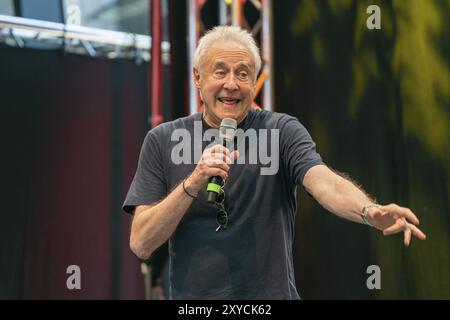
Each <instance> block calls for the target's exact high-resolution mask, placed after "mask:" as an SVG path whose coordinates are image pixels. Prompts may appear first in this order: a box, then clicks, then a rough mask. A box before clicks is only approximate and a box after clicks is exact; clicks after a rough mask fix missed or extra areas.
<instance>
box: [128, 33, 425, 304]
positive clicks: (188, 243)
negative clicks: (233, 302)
mask: <svg viewBox="0 0 450 320" xmlns="http://www.w3.org/2000/svg"><path fill="white" fill-rule="evenodd" d="M260 68H261V58H260V56H259V51H258V48H257V47H256V45H255V42H254V40H253V38H252V37H251V35H250V34H249V33H247V32H246V31H244V30H241V29H239V28H238V27H226V26H221V27H216V28H214V29H213V30H212V31H210V32H208V33H207V34H206V35H205V36H204V37H203V38H202V39H201V40H200V42H199V45H198V48H197V51H196V54H195V59H194V70H193V72H194V81H195V85H196V87H197V88H198V90H199V92H200V96H201V99H202V101H203V103H204V107H205V110H204V112H203V113H197V114H195V115H192V116H188V117H185V118H182V119H178V120H175V121H172V122H169V123H165V124H162V125H160V126H158V127H156V128H154V129H152V130H151V131H150V132H149V133H148V134H147V136H146V138H145V141H144V144H143V147H142V150H141V155H140V158H139V163H138V169H137V172H136V175H135V177H134V180H133V182H132V185H131V187H130V190H129V192H128V195H127V198H126V200H125V203H124V210H125V211H127V212H129V213H133V212H134V218H133V222H132V226H131V237H130V246H131V249H132V250H133V252H134V253H135V254H136V255H137V256H138V257H140V258H141V259H146V258H148V257H149V256H150V255H151V254H152V252H153V251H154V250H155V249H157V248H158V247H159V246H160V245H161V244H163V243H164V242H165V241H166V240H168V239H170V241H169V256H170V271H169V272H170V279H171V283H170V290H169V291H170V292H169V297H170V298H172V299H299V295H298V293H297V290H296V287H295V279H294V269H293V259H292V243H293V236H294V219H295V214H296V209H297V203H296V188H297V186H298V185H303V187H304V188H305V189H306V190H307V192H308V193H309V194H311V195H312V196H313V197H314V198H315V199H316V200H317V201H318V202H319V203H320V204H321V205H322V206H323V207H324V208H326V209H327V210H329V211H330V212H332V213H334V214H336V215H338V216H340V217H342V218H345V219H348V220H351V221H354V222H358V223H366V224H369V225H371V226H373V227H375V228H377V229H378V230H381V231H383V233H384V234H385V235H389V234H394V233H398V232H403V233H404V244H405V245H409V243H410V239H411V235H414V236H416V237H418V238H419V239H422V240H424V239H425V235H424V234H423V233H422V232H421V231H420V230H419V229H418V228H417V227H416V226H415V225H417V224H419V221H418V219H417V217H416V216H415V215H414V214H413V213H412V212H411V210H409V209H407V208H402V207H400V206H398V205H396V204H389V205H383V206H381V205H378V204H376V203H375V202H374V201H373V200H371V199H370V198H369V197H368V196H367V195H366V194H365V193H364V192H363V191H362V190H360V189H359V188H358V187H356V186H355V185H354V184H352V183H351V182H350V181H348V180H346V179H344V178H342V177H341V176H339V175H337V174H335V173H334V172H333V171H332V170H330V169H329V168H328V167H327V166H326V165H325V164H324V163H323V162H322V159H321V157H320V155H319V154H318V153H317V152H316V151H315V144H314V142H313V140H312V139H311V137H310V135H309V134H308V132H307V131H306V129H305V128H304V127H303V126H302V125H301V124H300V122H299V121H298V120H297V119H295V118H294V117H291V116H288V115H285V114H279V113H272V112H268V111H256V110H254V109H252V108H251V105H252V101H253V99H254V93H255V83H256V76H257V74H258V72H259V70H260ZM224 118H232V119H235V120H236V121H237V123H238V128H239V129H240V130H241V132H244V133H245V134H246V133H247V132H254V133H255V135H257V138H258V141H257V143H250V144H248V146H246V145H245V143H244V146H245V147H244V148H243V149H242V148H238V150H234V151H230V150H228V149H227V148H225V147H223V146H222V145H220V144H217V145H214V146H212V147H207V146H206V144H205V141H200V142H199V141H195V139H194V141H193V142H192V141H191V142H192V143H191V144H190V145H191V148H192V149H190V150H186V149H185V150H184V151H183V152H184V153H185V154H183V157H184V156H186V155H187V158H189V157H190V155H191V151H193V150H194V149H195V148H196V147H198V146H199V145H201V146H202V150H203V153H202V154H201V157H200V159H198V158H197V159H194V160H195V162H193V163H191V164H189V163H186V162H183V163H181V164H180V161H178V160H179V159H178V160H174V155H176V154H177V152H174V150H175V149H176V148H178V147H179V144H178V143H179V141H178V140H177V139H176V138H177V137H178V138H179V137H180V135H175V136H176V137H174V133H175V132H178V133H179V132H180V130H184V131H182V132H185V133H186V132H187V133H189V134H191V135H194V136H195V128H196V124H198V123H200V126H201V128H202V129H203V130H207V129H210V128H218V127H219V126H220V124H221V121H222V119H224ZM250 136H251V135H248V136H246V137H244V140H245V138H249V137H250ZM268 139H269V140H268ZM237 140H239V138H237ZM241 141H242V139H241ZM261 141H262V143H261ZM274 141H275V143H274ZM237 144H238V145H239V141H237ZM241 145H242V144H241ZM264 148H268V149H270V151H271V153H272V155H275V156H276V157H277V159H278V160H279V163H278V164H277V165H274V167H275V170H269V171H270V172H269V173H267V171H266V174H263V169H264V168H266V167H265V166H266V165H267V161H266V162H264V161H263V159H258V161H257V162H252V161H249V159H250V158H251V157H252V156H253V155H254V154H255V153H256V154H257V155H258V156H261V150H263V149H264ZM194 153H195V150H194ZM239 160H241V161H239ZM266 160H267V159H266ZM275 160H276V159H275ZM234 162H237V163H234ZM266 169H267V168H266ZM213 176H220V177H221V178H222V179H223V180H224V181H226V185H225V186H224V188H223V190H224V192H225V200H224V203H223V205H224V207H223V209H225V211H226V212H227V213H228V215H227V217H228V221H227V224H226V225H222V224H219V225H218V226H217V222H216V218H217V213H218V210H219V209H220V208H221V207H220V206H216V205H214V204H209V203H208V202H207V201H206V191H205V188H206V186H207V184H208V181H209V180H210V178H211V177H213Z"/></svg>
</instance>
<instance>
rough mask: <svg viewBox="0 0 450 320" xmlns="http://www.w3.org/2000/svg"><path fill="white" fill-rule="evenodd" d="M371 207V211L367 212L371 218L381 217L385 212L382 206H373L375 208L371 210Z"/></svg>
mask: <svg viewBox="0 0 450 320" xmlns="http://www.w3.org/2000/svg"><path fill="white" fill-rule="evenodd" d="M370 209H372V208H370ZM370 209H369V212H368V213H367V215H368V216H369V218H371V219H376V218H379V217H381V216H382V214H383V212H382V211H381V209H380V208H373V210H370Z"/></svg>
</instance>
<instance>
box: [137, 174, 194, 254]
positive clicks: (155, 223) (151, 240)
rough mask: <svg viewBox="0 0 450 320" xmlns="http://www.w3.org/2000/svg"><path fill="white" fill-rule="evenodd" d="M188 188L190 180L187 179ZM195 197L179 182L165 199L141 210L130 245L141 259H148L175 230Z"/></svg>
mask: <svg viewBox="0 0 450 320" xmlns="http://www.w3.org/2000/svg"><path fill="white" fill-rule="evenodd" d="M185 186H186V188H187V189H188V188H189V186H188V181H186V185H185ZM192 200H193V198H192V197H190V196H189V195H187V194H186V192H185V191H184V190H183V185H182V184H179V185H178V186H177V187H176V188H175V189H174V190H173V191H172V192H171V193H170V194H169V195H168V196H167V197H166V198H165V199H164V200H163V201H161V202H159V203H158V204H157V205H155V206H152V207H150V208H148V209H146V210H143V211H141V212H139V213H138V214H137V215H136V216H135V217H134V219H133V223H132V226H131V237H130V246H131V248H132V250H133V252H134V253H135V254H136V255H137V256H138V257H139V258H141V259H147V258H148V257H150V255H151V254H152V253H153V252H154V251H155V250H156V249H157V248H158V247H159V246H161V245H162V244H163V243H164V242H166V241H167V240H168V239H169V238H170V236H171V235H172V234H173V232H174V231H175V229H176V227H177V226H178V224H179V223H180V221H181V219H182V218H183V216H184V215H185V213H186V212H187V210H188V208H189V207H190V205H191V203H192Z"/></svg>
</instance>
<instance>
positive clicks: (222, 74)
mask: <svg viewBox="0 0 450 320" xmlns="http://www.w3.org/2000/svg"><path fill="white" fill-rule="evenodd" d="M215 74H216V76H219V77H223V76H224V75H225V72H223V71H216V72H215Z"/></svg>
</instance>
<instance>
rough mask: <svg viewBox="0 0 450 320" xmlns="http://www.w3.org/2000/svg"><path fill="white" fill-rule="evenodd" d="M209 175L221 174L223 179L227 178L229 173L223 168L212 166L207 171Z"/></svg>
mask: <svg viewBox="0 0 450 320" xmlns="http://www.w3.org/2000/svg"><path fill="white" fill-rule="evenodd" d="M207 173H208V176H210V177H215V176H219V177H221V178H222V179H223V180H227V179H228V173H227V172H226V171H225V170H223V169H221V168H211V169H209V170H208V171H207Z"/></svg>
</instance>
